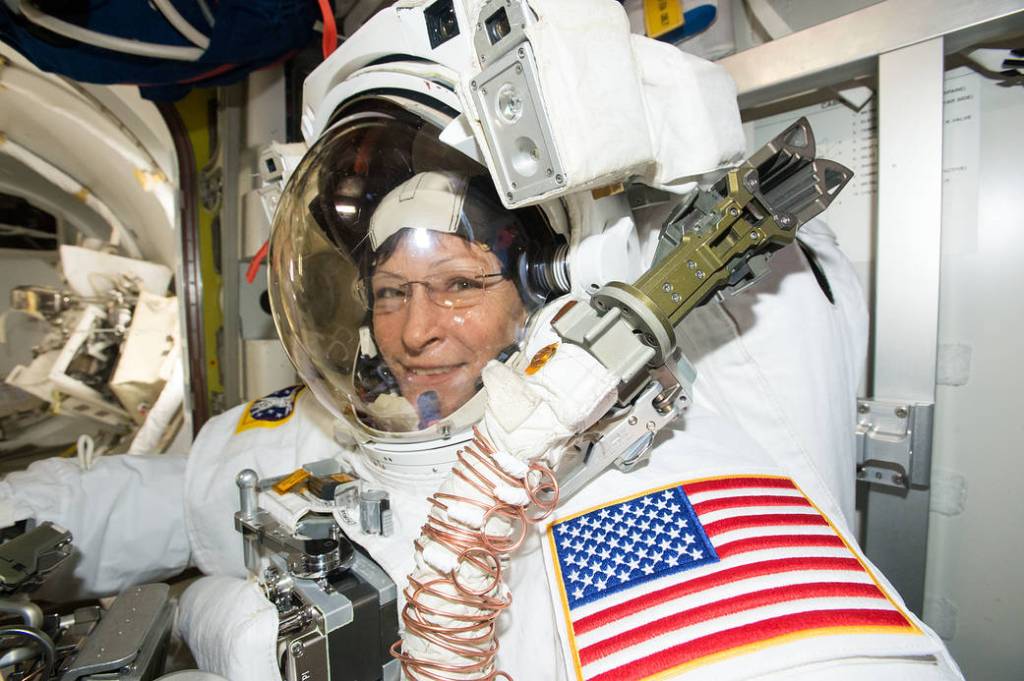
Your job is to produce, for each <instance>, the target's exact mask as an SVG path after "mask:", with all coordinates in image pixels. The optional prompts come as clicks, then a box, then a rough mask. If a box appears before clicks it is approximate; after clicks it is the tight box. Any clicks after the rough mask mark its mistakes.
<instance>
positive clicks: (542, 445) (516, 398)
mask: <svg viewBox="0 0 1024 681" xmlns="http://www.w3.org/2000/svg"><path fill="white" fill-rule="evenodd" d="M482 375H483V381H484V386H485V387H486V388H487V409H486V411H485V412H484V426H485V428H486V431H487V435H488V436H489V437H490V438H491V442H492V443H493V444H494V445H495V446H496V447H497V448H498V449H500V450H503V451H506V452H508V453H509V454H511V455H512V456H514V457H516V458H517V459H519V460H521V461H526V460H532V459H535V458H536V457H538V456H539V455H542V454H544V455H547V461H548V464H549V465H554V464H556V463H557V460H558V457H559V454H560V453H561V448H562V447H563V446H564V445H565V443H566V442H567V441H568V440H569V439H570V438H572V437H574V436H576V435H578V434H579V433H581V432H583V431H584V430H586V429H587V428H589V427H590V426H592V425H593V424H594V423H595V422H596V421H597V420H598V419H599V418H601V417H602V416H604V414H605V413H607V412H608V410H609V409H611V408H612V405H614V404H615V400H616V397H617V389H618V384H619V379H618V377H617V376H615V375H614V374H612V373H611V372H609V371H608V370H607V369H606V368H605V367H604V365H602V364H601V363H600V362H599V361H597V359H595V358H594V357H593V355H591V354H590V353H589V352H587V351H586V350H584V349H583V348H581V347H579V346H577V345H573V344H572V343H559V344H558V345H557V346H556V349H555V352H554V354H553V355H552V356H551V357H550V358H549V359H548V360H547V361H546V362H545V363H544V364H543V366H541V367H540V368H539V369H538V370H537V371H536V372H535V373H533V374H532V375H527V374H523V373H522V372H519V371H515V370H513V369H511V368H509V367H507V366H505V365H504V364H501V363H499V362H490V363H489V364H488V365H487V366H486V367H484V370H483V374H482Z"/></svg>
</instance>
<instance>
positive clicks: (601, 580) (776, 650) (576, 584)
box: [545, 475, 927, 681]
mask: <svg viewBox="0 0 1024 681" xmlns="http://www.w3.org/2000/svg"><path fill="white" fill-rule="evenodd" d="M547 544H548V546H547V547H546V549H545V553H546V554H547V561H548V567H549V570H551V576H552V579H551V583H552V586H553V587H554V589H555V592H556V593H554V594H553V596H554V598H555V600H556V608H557V609H558V610H561V611H562V612H563V613H564V622H563V625H564V626H563V627H562V636H563V641H565V643H566V644H567V647H568V648H569V650H567V651H566V652H567V654H568V656H569V659H570V660H571V662H570V664H571V665H572V666H573V667H574V669H573V670H571V671H574V672H575V674H574V676H575V677H576V678H577V679H580V680H581V681H582V680H584V679H586V680H589V679H595V680H596V679H601V680H611V679H616V680H620V681H626V680H629V679H647V678H658V679H661V678H677V676H679V675H683V676H684V677H685V678H689V673H692V672H695V671H697V669H698V668H700V671H701V672H702V674H701V675H700V678H704V675H703V672H707V673H708V674H710V676H709V677H708V678H727V677H728V678H732V677H733V676H734V674H732V673H730V674H726V675H722V676H719V675H718V672H717V671H716V670H719V669H720V667H719V666H717V665H713V664H712V663H718V662H722V661H724V660H730V659H732V660H735V661H736V662H741V660H744V659H747V660H748V661H747V662H743V663H742V664H743V665H744V666H745V665H747V664H749V663H753V662H754V660H750V659H748V658H746V656H747V655H750V654H757V655H762V656H763V655H768V656H770V657H769V658H764V657H759V658H758V660H757V662H756V664H761V663H763V662H764V663H767V666H775V667H776V668H779V667H780V666H781V667H782V668H785V667H787V666H788V665H792V664H802V663H812V662H815V661H825V660H833V659H839V658H842V657H846V656H848V655H850V654H853V655H857V654H863V655H872V654H879V653H880V654H881V655H882V656H886V655H892V656H899V655H901V654H906V653H907V651H908V650H910V649H921V647H922V645H923V644H924V643H926V642H927V638H926V637H924V636H922V635H921V630H920V629H919V628H918V627H917V626H916V625H915V624H914V622H913V621H912V620H911V619H910V618H909V617H908V616H907V615H906V614H905V612H904V611H903V609H902V607H900V606H899V605H897V603H896V602H895V601H894V599H892V598H890V596H889V594H888V593H886V591H885V589H884V587H883V586H882V585H881V583H880V582H878V581H877V580H876V579H875V577H874V576H873V575H872V574H871V572H870V570H869V569H868V568H867V566H866V565H865V564H864V562H862V560H861V559H860V557H859V556H858V554H857V553H856V552H855V551H854V550H852V548H851V547H850V545H848V544H847V542H846V540H845V539H844V538H843V536H842V535H841V534H840V533H839V532H838V531H837V530H836V528H835V527H834V526H833V524H832V523H831V521H830V520H829V519H828V517H827V516H826V515H825V514H824V513H822V512H821V511H820V510H819V509H818V508H817V507H816V506H815V505H814V503H813V502H812V501H811V500H810V499H809V498H808V497H807V496H806V495H805V494H804V493H803V492H802V491H801V490H800V489H799V488H798V487H797V486H796V485H795V484H794V483H793V481H792V480H791V479H789V478H787V477H780V476H767V475H750V476H726V477H716V478H709V479H700V480H692V481H688V482H680V483H675V484H672V485H669V486H667V487H659V488H657V489H654V490H648V491H645V492H642V493H640V494H635V495H632V496H630V497H627V498H623V499H618V500H616V501H611V502H609V503H607V504H605V505H602V506H599V507H595V508H591V509H589V510H586V511H583V512H581V513H577V514H574V515H569V516H567V517H564V518H561V519H558V520H556V521H555V522H553V523H552V524H551V525H550V526H549V528H548V531H547ZM559 602H560V603H559ZM559 605H560V607H559ZM796 641H799V643H794V642H796ZM794 645H795V646H796V648H794ZM727 664H732V663H731V662H727ZM709 665H710V666H709ZM731 671H733V672H734V671H735V667H733V668H732V669H731ZM741 676H742V675H741Z"/></svg>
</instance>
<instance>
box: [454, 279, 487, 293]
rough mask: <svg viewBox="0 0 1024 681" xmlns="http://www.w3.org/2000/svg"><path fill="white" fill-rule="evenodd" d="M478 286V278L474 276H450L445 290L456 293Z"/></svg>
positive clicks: (479, 284) (479, 285)
mask: <svg viewBox="0 0 1024 681" xmlns="http://www.w3.org/2000/svg"><path fill="white" fill-rule="evenodd" d="M480 287H481V283H480V280H479V279H476V278H474V277H452V278H451V279H449V280H448V283H447V285H446V286H445V290H446V291H451V292H454V293H458V292H459V291H469V290H472V289H478V288H480Z"/></svg>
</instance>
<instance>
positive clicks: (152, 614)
mask: <svg viewBox="0 0 1024 681" xmlns="http://www.w3.org/2000/svg"><path fill="white" fill-rule="evenodd" d="M71 540H72V537H71V533H70V532H68V531H67V530H65V529H63V528H61V527H58V526H57V525H54V524H52V523H49V522H44V523H42V524H40V525H39V526H38V527H35V528H34V529H31V530H29V531H27V532H25V533H23V534H20V535H18V536H16V537H14V538H12V539H9V540H7V541H6V542H5V543H3V544H0V613H2V615H0V617H2V618H3V619H2V620H0V622H2V624H0V675H2V676H0V678H3V679H5V681H57V680H59V681H101V680H102V681H112V680H114V679H116V680H117V681H151V680H158V679H160V678H163V677H162V676H161V674H163V671H164V663H165V661H166V658H167V644H168V642H169V640H170V635H171V626H172V624H173V622H174V604H173V602H172V601H171V599H170V596H169V589H168V586H167V585H166V584H144V585H141V586H134V587H131V588H129V589H126V590H125V591H123V592H122V593H121V595H119V596H118V597H117V598H116V599H115V600H114V602H113V603H112V604H111V605H110V607H109V608H106V609H104V608H102V607H101V606H100V605H86V606H80V607H77V608H74V609H70V610H69V609H60V608H58V609H56V610H51V609H49V608H48V609H47V610H45V611H44V610H43V609H42V608H41V607H40V606H39V605H38V604H36V603H34V602H32V601H31V600H29V597H28V595H29V594H30V593H32V592H33V591H35V590H36V589H38V588H39V586H41V585H42V584H43V582H44V581H46V579H47V578H48V577H49V576H50V575H52V574H53V573H54V572H55V571H56V570H57V568H59V567H60V566H61V564H62V563H64V562H65V561H66V560H67V559H68V558H70V557H71V556H72V554H73V552H74V549H73V547H72V545H71ZM195 673H198V672H195ZM179 674H180V673H179ZM171 676H174V678H182V677H180V676H175V675H171ZM184 678H187V677H184ZM196 678H199V679H205V680H206V681H216V680H217V679H219V677H215V676H212V675H207V676H200V677H196ZM183 681H184V679H183Z"/></svg>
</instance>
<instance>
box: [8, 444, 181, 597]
mask: <svg viewBox="0 0 1024 681" xmlns="http://www.w3.org/2000/svg"><path fill="white" fill-rule="evenodd" d="M186 460H187V457H186V456H183V455H180V456H179V455H170V454H163V455H157V456H138V455H119V456H105V457H102V458H100V459H98V460H97V461H96V462H95V464H94V466H93V467H92V468H91V469H90V470H87V471H86V470H82V468H81V467H79V465H78V463H77V462H76V461H75V460H73V459H60V458H52V459H46V460H43V461H38V462H36V463H33V464H32V465H31V466H29V467H28V469H27V470H25V471H18V472H15V473H10V474H9V475H8V476H7V477H6V478H5V479H4V480H3V481H0V525H2V526H5V527H6V526H8V525H11V524H13V523H15V522H18V521H19V520H24V519H26V518H34V519H35V520H37V521H46V520H49V521H51V522H54V523H57V524H58V525H61V526H62V527H64V528H66V529H68V530H70V531H71V534H72V536H73V544H74V546H75V549H76V551H75V555H74V557H73V558H72V559H71V560H72V568H71V569H73V571H74V572H73V578H71V579H69V578H67V577H65V576H63V575H60V576H56V577H55V578H54V579H51V580H49V582H51V583H53V584H56V583H57V582H59V583H60V585H59V586H60V590H61V594H60V595H61V596H67V597H88V596H102V595H109V594H114V593H117V592H119V591H120V590H122V589H123V588H124V587H126V586H128V585H130V584H139V583H143V582H153V581H159V580H161V579H165V578H167V577H169V576H171V575H174V574H176V573H178V572H180V571H181V570H182V569H184V568H185V567H186V566H187V565H188V562H189V543H188V539H187V537H186V534H185V523H184V504H183V489H184V478H185V462H186ZM62 569H63V568H62ZM49 586H50V584H48V587H49ZM65 589H66V590H67V591H66V592H65Z"/></svg>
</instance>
